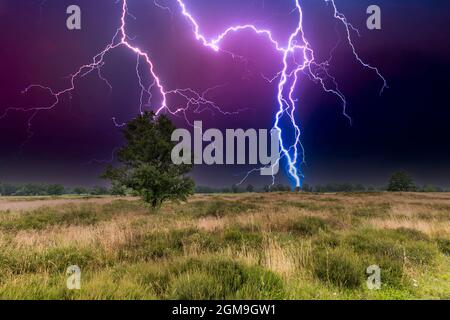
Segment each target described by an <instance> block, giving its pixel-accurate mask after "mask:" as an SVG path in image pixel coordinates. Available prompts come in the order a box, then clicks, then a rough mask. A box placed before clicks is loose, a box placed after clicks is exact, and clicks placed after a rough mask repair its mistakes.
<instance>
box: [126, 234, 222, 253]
mask: <svg viewBox="0 0 450 320" xmlns="http://www.w3.org/2000/svg"><path fill="white" fill-rule="evenodd" d="M217 245H218V244H217V242H215V241H214V240H213V239H212V237H211V236H210V235H209V234H208V233H205V232H202V231H199V230H198V229H195V228H192V229H182V230H172V231H169V232H153V233H149V234H144V235H139V236H137V237H135V238H134V239H132V240H131V241H129V242H128V243H126V244H125V245H123V246H122V247H121V248H120V249H119V259H120V260H131V261H148V260H155V259H161V258H168V257H170V256H174V255H177V254H181V253H182V252H183V250H184V249H185V248H187V247H189V246H198V247H199V248H201V249H203V250H215V249H216V248H217Z"/></svg>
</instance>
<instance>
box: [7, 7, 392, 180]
mask: <svg viewBox="0 0 450 320" xmlns="http://www.w3.org/2000/svg"><path fill="white" fill-rule="evenodd" d="M128 1H129V0H122V2H121V10H122V11H121V13H122V14H121V17H120V24H119V27H118V28H117V29H116V32H115V34H114V36H113V38H112V39H111V42H110V43H108V44H107V45H106V47H105V48H104V49H103V50H102V51H100V52H99V53H97V54H96V55H95V56H94V57H93V58H92V61H91V62H90V63H88V64H85V65H82V66H81V67H80V68H79V69H78V70H77V71H76V72H75V73H73V74H71V75H70V76H69V86H68V87H66V88H65V89H63V90H60V91H55V90H53V89H52V88H50V87H47V86H43V85H38V84H33V85H30V86H29V87H27V88H26V89H25V90H24V91H23V92H22V93H24V94H25V93H27V92H29V91H30V90H35V89H39V90H43V91H44V92H47V93H48V94H49V95H50V96H52V97H53V99H54V101H53V103H52V104H50V105H48V106H42V107H33V108H23V107H11V108H7V109H6V110H5V111H4V113H3V114H2V115H0V119H3V118H5V117H6V116H7V115H8V114H9V113H10V112H13V111H21V112H27V113H28V112H29V113H30V114H31V115H30V117H29V118H28V129H27V132H28V138H27V140H29V139H30V138H31V137H32V136H33V131H32V121H33V119H34V118H35V117H36V115H37V114H38V113H39V112H41V111H48V110H52V109H53V108H55V107H56V106H57V105H58V104H59V103H60V102H61V99H62V97H63V96H65V95H69V97H70V96H71V94H72V92H73V91H74V90H75V89H76V82H77V81H78V80H80V79H82V78H83V77H85V76H86V75H88V74H90V73H92V72H95V71H96V72H97V74H98V77H99V78H100V79H101V80H102V81H103V82H104V83H105V85H107V86H108V87H109V88H110V89H112V87H111V84H110V83H109V82H108V80H107V79H106V78H105V77H104V76H103V75H102V73H101V68H102V67H103V66H104V64H105V62H104V58H105V56H106V55H107V54H108V53H109V52H111V51H112V50H114V49H117V48H119V47H124V48H126V49H128V50H129V51H131V52H133V53H134V54H135V55H136V76H137V79H138V82H139V87H140V89H141V93H140V106H139V111H140V112H141V113H142V112H144V107H147V106H150V105H151V100H152V98H153V94H152V90H153V89H155V88H156V90H157V93H158V94H159V96H160V98H161V102H160V104H159V106H158V107H157V108H156V114H160V113H161V112H163V111H167V112H169V113H171V114H173V115H176V114H178V113H183V114H184V117H185V119H186V121H187V122H188V123H190V122H189V121H188V119H187V116H186V111H187V110H188V109H190V108H191V107H193V106H194V107H195V109H194V112H202V111H203V110H205V108H202V106H203V107H206V108H208V109H209V110H215V111H218V112H220V113H221V114H226V115H229V114H235V113H230V112H225V111H223V110H221V108H220V107H219V106H218V105H217V104H216V103H215V102H213V101H211V100H209V99H208V98H207V94H208V92H210V91H211V90H214V89H217V88H220V87H221V86H215V87H212V88H209V89H207V90H206V91H204V92H202V93H198V92H196V91H195V90H193V89H191V88H184V89H179V88H177V89H171V90H168V89H166V88H165V87H164V84H163V81H162V80H161V78H160V77H159V75H158V74H157V73H156V70H155V65H154V63H153V61H152V59H151V56H150V54H149V53H147V52H145V51H143V50H142V49H140V48H139V47H137V46H136V45H134V44H133V43H132V38H131V37H130V36H129V35H128V34H127V25H126V21H127V17H131V18H134V19H135V17H134V16H132V15H131V14H130V13H129V10H128ZM174 1H176V3H177V5H178V7H179V9H180V11H181V14H182V16H183V17H184V18H185V19H186V20H187V22H188V24H189V25H190V26H191V28H192V32H193V35H194V37H195V39H196V40H197V41H198V42H200V43H201V44H202V45H203V46H204V47H206V48H208V49H210V50H212V51H214V52H217V53H225V54H231V55H232V56H233V58H234V57H235V55H234V54H233V53H231V52H228V51H226V50H224V49H223V48H222V47H221V44H222V42H223V40H224V39H225V38H227V37H228V36H229V35H230V34H233V33H237V32H240V31H243V30H247V31H252V32H254V33H255V34H256V35H257V36H260V37H264V38H265V39H266V40H267V41H268V42H269V43H270V44H271V45H272V46H273V48H274V50H275V51H276V52H277V53H278V54H279V58H280V61H281V62H282V69H281V70H280V71H279V72H278V73H277V74H276V76H275V77H273V78H272V79H269V78H267V77H265V76H263V75H262V77H263V78H264V79H266V80H267V81H268V82H270V83H272V82H273V81H275V80H276V79H278V85H277V102H278V111H277V112H276V114H275V118H274V126H273V128H274V129H276V130H277V131H278V132H279V142H280V159H281V158H284V159H286V162H287V172H288V174H289V177H290V178H291V179H292V180H293V182H294V185H295V187H296V188H301V186H302V181H303V178H304V175H303V173H302V165H303V164H304V163H305V150H304V147H303V145H302V143H301V128H300V125H299V124H298V122H297V120H296V119H295V114H296V104H297V103H296V102H297V101H296V99H295V97H294V95H295V90H296V88H297V87H298V83H299V75H300V74H301V73H302V74H307V75H308V76H309V77H310V78H311V79H312V80H313V81H315V82H317V83H319V84H320V85H321V87H322V88H323V90H324V91H325V92H327V93H331V94H334V95H335V96H336V97H337V98H338V99H339V100H340V101H341V102H342V105H343V115H344V116H345V117H346V118H348V119H349V121H350V122H351V118H350V116H349V115H348V114H347V112H346V107H347V100H346V98H345V96H344V94H343V93H342V92H341V91H340V89H339V86H338V83H337V80H336V78H335V77H333V76H332V75H331V74H330V72H329V70H328V67H329V65H330V63H331V60H332V53H331V54H330V57H329V59H328V60H326V61H323V62H317V61H316V59H315V55H314V50H313V48H312V47H311V45H310V43H309V41H308V40H307V38H306V35H305V32H304V27H303V10H302V7H301V5H300V1H299V0H293V1H294V9H293V10H292V13H295V14H296V15H297V16H298V18H297V23H296V27H295V29H294V30H293V31H292V33H291V34H289V38H288V41H287V43H286V44H281V43H280V41H278V40H277V39H275V37H274V36H273V33H272V32H271V31H270V30H268V29H261V28H258V27H257V26H256V25H253V24H245V25H235V26H230V27H228V28H226V29H225V30H224V31H223V32H222V33H220V34H218V35H217V36H215V37H212V38H208V37H207V36H205V35H204V34H203V33H202V31H201V27H200V25H199V23H198V22H197V20H196V19H195V17H194V16H193V15H192V14H191V13H190V12H189V10H188V7H187V5H186V4H185V2H184V1H183V0H174ZM118 2H119V1H116V3H118ZM153 2H154V5H155V6H156V7H158V8H160V9H162V10H167V11H168V12H170V13H171V14H172V15H173V13H172V10H171V8H170V7H168V6H167V5H162V4H160V2H158V1H157V0H153ZM324 2H325V3H326V4H327V5H329V4H331V7H332V9H333V12H332V13H333V17H334V18H335V19H336V20H337V21H339V22H340V23H341V24H342V25H343V27H344V30H345V34H346V40H347V43H348V45H349V46H350V48H351V50H352V53H353V55H354V57H355V59H356V60H357V61H358V62H359V63H360V64H361V65H362V66H363V67H364V68H367V69H370V70H372V71H374V72H375V73H376V74H377V75H378V76H379V77H380V79H381V80H382V81H383V86H382V88H381V91H380V94H381V93H382V92H383V90H384V89H386V88H388V85H387V81H386V79H385V78H384V77H383V76H382V74H381V72H380V71H379V69H378V68H376V67H374V66H372V65H370V64H368V63H366V62H365V61H364V60H363V59H362V58H361V57H360V55H359V54H358V52H357V50H356V47H355V44H354V42H353V39H352V34H353V33H355V34H357V35H359V31H358V30H357V29H356V28H355V27H354V26H353V25H352V24H351V23H349V22H348V20H347V18H346V17H345V15H344V14H342V13H341V12H340V11H339V10H338V9H337V6H336V3H335V1H334V0H324ZM334 50H335V48H334V49H333V51H334ZM299 60H300V61H299ZM142 65H145V68H146V70H147V72H148V73H149V75H150V76H151V78H152V79H153V82H152V83H151V84H150V85H149V86H145V84H144V81H143V78H142V75H141V69H142ZM327 80H328V81H329V82H331V84H332V86H329V85H327V83H329V82H327ZM175 95H176V96H178V97H181V98H183V99H184V100H185V101H186V105H185V106H182V107H178V108H176V109H174V110H172V109H171V108H170V107H169V105H168V100H169V98H170V97H171V96H175ZM237 112H239V110H238V111H237ZM283 117H287V119H288V120H289V125H290V126H291V128H290V129H291V130H293V132H294V137H293V138H294V142H292V143H287V142H285V135H286V134H285V131H287V130H286V129H287V128H282V126H281V121H282V119H283ZM112 121H113V123H114V125H116V126H118V127H120V126H123V124H120V123H118V122H117V120H116V118H113V119H112ZM191 125H192V124H191ZM278 161H280V160H278ZM253 171H254V170H252V171H250V172H248V173H247V175H246V177H245V178H244V180H242V181H241V183H242V182H244V181H245V179H246V178H247V177H248V175H249V174H250V173H251V172H253ZM274 181H275V180H274V177H273V183H274Z"/></svg>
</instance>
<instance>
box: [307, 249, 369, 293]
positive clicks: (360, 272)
mask: <svg viewBox="0 0 450 320" xmlns="http://www.w3.org/2000/svg"><path fill="white" fill-rule="evenodd" d="M364 270H365V269H364V264H363V261H362V260H361V258H360V257H359V256H358V255H357V254H355V253H354V252H353V251H351V250H349V249H346V248H336V249H331V250H327V251H323V250H320V251H317V252H316V254H315V256H314V267H313V271H314V274H315V275H316V276H317V278H319V279H320V280H322V281H323V282H327V283H331V284H333V285H336V286H338V287H340V288H349V289H353V288H357V287H360V286H361V284H362V281H363V279H364Z"/></svg>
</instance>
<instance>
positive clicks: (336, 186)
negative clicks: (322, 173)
mask: <svg viewBox="0 0 450 320" xmlns="http://www.w3.org/2000/svg"><path fill="white" fill-rule="evenodd" d="M287 191H294V190H293V189H292V188H291V187H290V186H287V185H281V184H278V185H273V186H269V185H266V186H264V187H259V188H258V187H255V186H253V185H251V184H250V185H246V186H242V185H240V186H236V185H234V186H231V187H228V188H211V187H206V186H197V187H196V188H195V192H196V193H202V194H208V193H243V192H287ZM301 191H303V192H318V193H323V192H383V191H397V190H389V186H382V187H374V186H364V185H362V184H352V183H328V184H325V185H316V186H310V185H308V184H304V185H303V187H302V189H301ZM399 191H401V190H399ZM408 191H416V192H450V189H443V188H441V187H438V186H434V185H429V184H428V185H424V186H422V187H415V189H411V190H408Z"/></svg>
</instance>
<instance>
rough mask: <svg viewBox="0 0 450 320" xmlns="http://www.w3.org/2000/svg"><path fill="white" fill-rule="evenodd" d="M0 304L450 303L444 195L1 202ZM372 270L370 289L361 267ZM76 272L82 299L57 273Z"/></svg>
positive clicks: (447, 200)
mask: <svg viewBox="0 0 450 320" xmlns="http://www.w3.org/2000/svg"><path fill="white" fill-rule="evenodd" d="M0 210H1V213H0V298H1V299H450V256H449V255H450V194H445V193H430V194H425V193H422V194H419V193H407V194H388V193H361V194H300V193H264V194H263V193H259V194H256V193H255V194H236V195H232V194H230V195H196V196H194V197H192V198H191V199H190V201H189V202H188V203H180V204H172V203H170V204H166V205H165V206H164V207H163V208H162V209H161V210H160V211H159V212H158V213H151V212H150V211H149V210H148V209H147V208H146V207H145V206H144V205H143V204H142V203H141V202H139V201H138V200H137V199H133V198H124V199H117V198H104V197H102V198H92V199H89V198H77V197H67V198H65V197H61V198H56V199H55V198H39V199H32V198H14V199H0ZM374 264H376V265H379V266H380V268H381V281H382V287H381V289H380V290H369V289H368V288H367V285H366V278H367V276H368V275H366V273H365V272H366V268H367V267H368V266H369V265H374ZM70 265H78V266H80V268H81V270H82V283H81V290H68V289H67V288H66V278H67V276H66V269H67V267H69V266H70Z"/></svg>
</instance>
